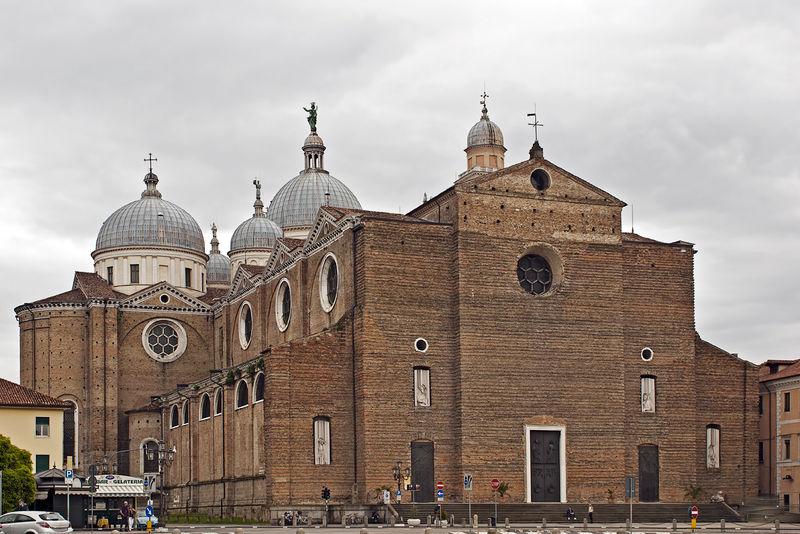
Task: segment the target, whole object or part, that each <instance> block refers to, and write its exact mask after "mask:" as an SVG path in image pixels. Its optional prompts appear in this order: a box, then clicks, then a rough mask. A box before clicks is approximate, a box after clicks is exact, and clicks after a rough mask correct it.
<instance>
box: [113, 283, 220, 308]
mask: <svg viewBox="0 0 800 534" xmlns="http://www.w3.org/2000/svg"><path fill="white" fill-rule="evenodd" d="M163 294H167V295H169V297H170V299H169V302H167V303H166V304H165V303H163V302H161V300H160V298H161V295H163ZM120 306H122V307H126V308H127V307H131V308H170V309H175V308H185V309H187V310H208V309H209V306H208V305H207V304H206V303H205V302H203V301H201V300H198V299H196V298H194V297H192V296H189V295H187V294H185V293H183V292H182V291H180V290H179V289H176V288H175V287H173V286H171V285H170V284H168V283H167V282H159V283H157V284H154V285H152V286H150V287H147V288H145V289H142V290H141V291H137V292H136V293H134V294H133V295H131V296H129V297H128V298H126V299H124V300H122V301H121V302H120Z"/></svg>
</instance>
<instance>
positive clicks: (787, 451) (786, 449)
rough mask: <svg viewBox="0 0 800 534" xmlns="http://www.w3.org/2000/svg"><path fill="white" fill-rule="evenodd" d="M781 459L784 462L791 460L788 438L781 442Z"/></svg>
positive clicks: (790, 442) (790, 446) (790, 444)
mask: <svg viewBox="0 0 800 534" xmlns="http://www.w3.org/2000/svg"><path fill="white" fill-rule="evenodd" d="M783 459H784V460H791V459H792V440H791V439H789V438H785V439H784V440H783Z"/></svg>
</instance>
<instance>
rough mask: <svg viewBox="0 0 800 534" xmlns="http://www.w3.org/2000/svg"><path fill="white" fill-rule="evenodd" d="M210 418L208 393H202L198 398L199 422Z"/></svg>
mask: <svg viewBox="0 0 800 534" xmlns="http://www.w3.org/2000/svg"><path fill="white" fill-rule="evenodd" d="M209 417H211V398H210V397H209V396H208V393H203V396H202V397H200V420H201V421H202V420H203V419H208V418H209Z"/></svg>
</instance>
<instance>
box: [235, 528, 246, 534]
mask: <svg viewBox="0 0 800 534" xmlns="http://www.w3.org/2000/svg"><path fill="white" fill-rule="evenodd" d="M233 533H234V534H243V533H244V530H242V529H241V528H235V529H233Z"/></svg>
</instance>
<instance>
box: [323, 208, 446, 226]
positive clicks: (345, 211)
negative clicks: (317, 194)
mask: <svg viewBox="0 0 800 534" xmlns="http://www.w3.org/2000/svg"><path fill="white" fill-rule="evenodd" d="M323 209H326V210H328V211H329V212H330V213H332V214H333V215H336V216H339V217H341V216H343V215H349V214H351V213H354V214H357V215H363V216H364V217H366V218H367V219H391V220H394V221H407V222H422V223H429V222H430V221H426V220H425V219H420V218H419V217H412V216H410V215H404V214H402V213H391V212H388V211H369V210H360V209H353V208H339V207H333V206H324V208H323Z"/></svg>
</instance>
